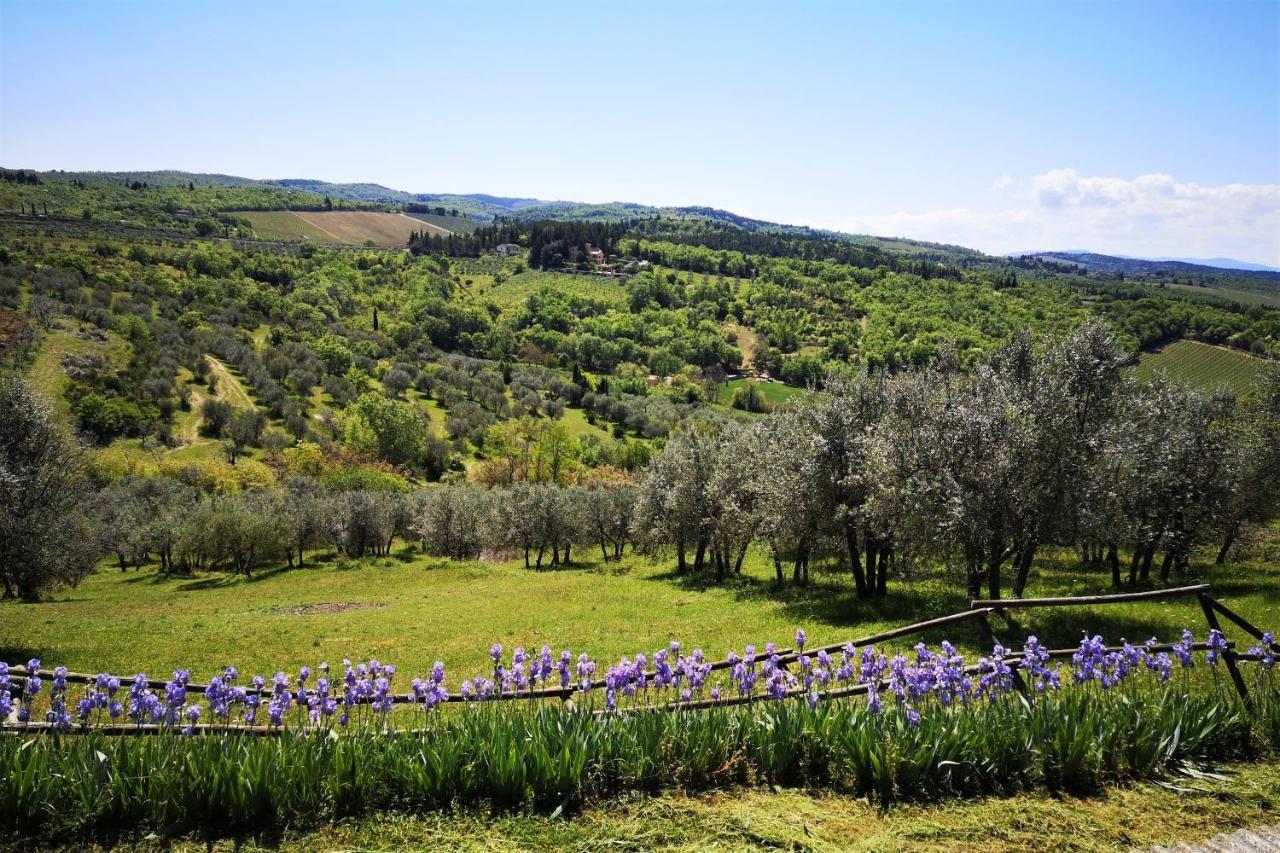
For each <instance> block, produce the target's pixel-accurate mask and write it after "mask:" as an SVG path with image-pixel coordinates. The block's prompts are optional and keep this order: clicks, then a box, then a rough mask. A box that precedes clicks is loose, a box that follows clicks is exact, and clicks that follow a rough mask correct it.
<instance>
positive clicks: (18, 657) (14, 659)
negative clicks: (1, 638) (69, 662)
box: [0, 643, 54, 666]
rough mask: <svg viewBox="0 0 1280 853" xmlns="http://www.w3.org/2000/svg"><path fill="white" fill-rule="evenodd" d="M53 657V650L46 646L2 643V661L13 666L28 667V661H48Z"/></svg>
mask: <svg viewBox="0 0 1280 853" xmlns="http://www.w3.org/2000/svg"><path fill="white" fill-rule="evenodd" d="M53 655H54V652H53V650H51V649H48V648H45V647H44V646H29V645H26V644H12V643H0V661H4V662H5V663H7V664H9V665H11V666H26V665H27V661H29V660H31V659H32V658H36V659H38V660H41V661H48V660H49V659H50V658H51V657H52V656H53Z"/></svg>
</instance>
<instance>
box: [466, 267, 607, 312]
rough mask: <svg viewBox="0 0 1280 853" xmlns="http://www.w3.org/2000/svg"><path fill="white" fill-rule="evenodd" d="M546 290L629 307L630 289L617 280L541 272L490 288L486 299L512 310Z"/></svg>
mask: <svg viewBox="0 0 1280 853" xmlns="http://www.w3.org/2000/svg"><path fill="white" fill-rule="evenodd" d="M544 287H549V288H551V289H552V290H554V291H556V292H558V293H565V294H569V295H571V296H577V297H580V298H582V299H594V300H596V301H598V302H604V303H605V304H607V305H610V306H613V307H622V306H624V305H626V303H627V289H626V287H625V286H624V285H622V284H620V283H619V282H618V281H616V280H615V279H612V278H604V277H601V276H594V275H573V274H571V273H556V272H542V271H540V270H526V271H525V272H522V273H520V274H519V275H514V276H512V277H511V278H509V279H507V280H506V281H504V282H503V283H502V284H495V285H494V286H492V287H490V288H489V289H488V290H486V291H485V293H484V296H485V298H487V299H489V300H491V301H492V302H494V304H496V305H497V306H498V307H499V308H503V309H508V308H514V307H516V306H518V305H520V304H522V303H523V302H524V301H525V300H526V299H528V298H529V297H530V296H532V295H533V294H535V293H537V292H538V291H540V290H541V289H542V288H544Z"/></svg>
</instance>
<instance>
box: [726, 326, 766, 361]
mask: <svg viewBox="0 0 1280 853" xmlns="http://www.w3.org/2000/svg"><path fill="white" fill-rule="evenodd" d="M728 328H730V329H733V331H735V332H737V334H738V349H739V350H741V351H742V369H743V370H751V369H752V368H754V367H755V366H756V348H757V347H758V346H759V339H758V338H757V337H756V332H755V329H752V328H749V327H747V326H741V325H738V324H737V323H735V324H733V325H731V326H729V327H728Z"/></svg>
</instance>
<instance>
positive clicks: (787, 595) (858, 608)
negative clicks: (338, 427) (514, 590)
mask: <svg viewBox="0 0 1280 853" xmlns="http://www.w3.org/2000/svg"><path fill="white" fill-rule="evenodd" d="M1210 559H1211V556H1210ZM784 571H785V579H784V581H783V582H781V583H779V582H777V581H776V580H775V579H773V578H769V579H767V580H764V579H761V578H759V577H751V576H744V575H730V576H729V577H727V578H726V579H725V580H724V581H723V582H718V581H717V580H716V578H715V573H714V572H712V571H710V570H703V571H701V572H697V573H693V572H689V573H686V574H684V575H681V574H679V573H677V572H676V570H675V568H674V567H672V568H671V569H670V570H668V571H663V572H659V573H657V574H653V575H650V576H648V578H647V579H648V580H652V581H658V582H660V583H664V584H667V585H670V586H672V587H675V588H677V589H680V590H684V591H688V592H706V591H709V590H713V589H717V590H727V591H728V592H730V593H732V595H733V596H734V597H735V598H736V599H738V600H739V601H757V602H771V603H773V604H775V605H780V606H781V608H782V612H783V613H784V614H785V616H786V617H787V618H789V619H792V620H795V622H796V624H797V625H800V626H804V627H808V626H809V625H811V624H826V625H832V626H837V628H847V629H849V630H848V631H847V634H845V636H846V637H847V639H850V640H853V639H856V638H857V636H859V635H860V636H866V635H869V634H874V633H878V632H879V631H881V630H885V629H887V628H893V627H899V626H905V625H909V624H912V623H915V622H922V621H926V620H929V619H935V618H938V617H940V616H945V615H948V614H951V613H957V612H960V611H964V610H966V609H968V599H967V597H966V593H965V590H964V587H963V584H962V582H961V581H960V580H959V579H958V578H957V577H956V575H955V573H953V572H947V571H946V570H944V569H934V570H932V571H929V572H926V573H923V574H917V575H916V576H914V577H913V578H912V579H911V580H902V579H892V578H891V580H890V583H889V589H888V594H887V595H886V596H885V597H884V598H875V597H873V598H864V599H860V598H858V597H857V596H856V594H855V593H854V589H853V580H852V576H851V575H850V573H849V572H848V571H847V570H845V569H840V568H836V567H835V566H834V565H824V566H814V567H813V569H812V577H811V581H810V583H809V584H807V585H796V584H794V583H792V581H791V576H790V567H788V566H786V565H785V564H784ZM1125 572H1126V577H1127V565H1126V566H1125ZM1011 583H1012V573H1011V572H1008V571H1007V570H1006V574H1005V584H1006V587H1005V597H1006V598H1008V597H1009V589H1008V585H1009V584H1011ZM1196 583H1210V584H1211V585H1212V594H1213V595H1214V596H1215V597H1217V598H1219V599H1221V600H1222V601H1223V602H1224V603H1226V604H1227V605H1228V606H1231V602H1232V600H1233V599H1235V600H1239V599H1242V598H1245V597H1248V596H1258V595H1263V596H1265V595H1267V594H1268V593H1269V592H1270V591H1271V590H1274V589H1275V588H1276V586H1277V585H1278V584H1280V567H1278V566H1275V565H1268V564H1265V563H1260V562H1258V561H1252V562H1249V561H1243V562H1238V563H1229V564H1227V565H1224V566H1214V565H1213V564H1212V563H1211V562H1203V563H1196V564H1193V566H1192V570H1191V571H1190V572H1188V573H1187V575H1185V576H1176V577H1171V578H1170V580H1169V583H1167V584H1162V583H1159V582H1158V581H1156V582H1148V583H1146V584H1142V585H1138V586H1128V585H1125V586H1122V587H1121V588H1120V589H1115V588H1114V587H1113V586H1112V585H1111V573H1110V568H1109V567H1107V566H1096V565H1095V566H1088V565H1082V564H1081V563H1080V562H1079V560H1078V559H1077V558H1076V557H1075V555H1074V554H1071V553H1070V552H1067V551H1049V552H1048V553H1046V554H1045V555H1044V556H1043V557H1042V558H1039V559H1037V563H1036V566H1035V568H1034V569H1033V571H1032V574H1031V577H1030V579H1029V583H1028V587H1027V590H1026V592H1025V596H1026V597H1050V596H1081V595H1093V594H1107V593H1115V592H1134V591H1138V590H1146V589H1162V588H1167V587H1173V586H1188V585H1191V584H1196ZM1005 614H1006V615H1003V616H1000V617H997V618H993V619H991V620H990V621H991V625H992V627H993V629H994V630H995V632H996V634H997V636H998V638H999V640H1000V641H1001V642H1003V643H1004V644H1005V645H1006V647H1007V648H1011V649H1015V650H1016V649H1021V648H1022V645H1023V643H1024V642H1025V640H1026V638H1027V636H1029V635H1032V634H1034V635H1036V636H1037V638H1038V639H1039V640H1040V641H1041V642H1042V643H1044V644H1045V645H1047V646H1050V647H1052V648H1072V647H1074V646H1077V645H1079V643H1080V640H1081V637H1082V636H1083V634H1084V633H1085V632H1088V634H1089V635H1090V636H1093V635H1095V634H1099V635H1101V636H1102V637H1103V638H1104V639H1105V640H1106V641H1107V642H1108V643H1109V644H1112V643H1119V642H1120V641H1121V639H1122V638H1123V639H1127V640H1129V641H1130V642H1134V643H1140V642H1144V641H1146V640H1147V639H1149V638H1151V637H1155V638H1156V639H1157V640H1158V641H1160V642H1174V641H1177V640H1178V639H1180V638H1181V633H1182V630H1183V629H1184V628H1189V629H1191V631H1192V632H1193V633H1194V634H1195V636H1196V637H1197V638H1198V639H1203V638H1204V637H1206V636H1207V635H1208V631H1209V627H1208V623H1207V622H1206V620H1205V617H1204V615H1203V613H1202V612H1201V610H1200V607H1199V605H1198V603H1197V600H1196V598H1195V597H1194V596H1188V597H1186V598H1183V599H1170V600H1163V601H1151V602H1127V603H1123V604H1110V605H1092V606H1084V605H1080V606H1069V607H1062V608H1036V609H1025V610H1010V611H1005ZM1246 618H1247V616H1246ZM810 633H811V636H812V640H811V643H815V644H816V643H820V644H823V645H826V644H829V643H833V642H838V641H839V640H840V639H841V637H840V636H835V637H830V636H826V635H827V634H828V633H830V631H829V630H823V631H822V634H823V635H824V636H818V635H817V632H814V631H811V632H810ZM841 633H845V632H841ZM1227 635H1228V636H1229V637H1232V636H1233V632H1232V631H1230V630H1228V631H1227ZM944 639H947V640H951V641H952V642H955V643H957V644H960V645H966V646H969V647H971V648H977V649H982V650H986V649H989V648H990V642H989V640H988V638H987V636H986V634H985V632H984V631H983V630H982V629H981V627H980V625H979V624H978V623H977V622H976V621H974V622H961V623H957V624H952V625H947V626H944V627H942V628H939V629H934V630H931V631H925V632H922V633H920V634H918V635H912V636H911V637H904V638H902V639H900V640H897V641H895V642H894V643H893V645H894V646H901V645H914V644H915V643H917V642H925V643H928V644H931V645H932V644H936V643H938V642H940V641H941V640H944Z"/></svg>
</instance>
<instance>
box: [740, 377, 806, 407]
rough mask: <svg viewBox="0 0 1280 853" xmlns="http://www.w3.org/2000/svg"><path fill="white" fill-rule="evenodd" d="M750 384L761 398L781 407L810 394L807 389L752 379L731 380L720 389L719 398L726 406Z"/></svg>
mask: <svg viewBox="0 0 1280 853" xmlns="http://www.w3.org/2000/svg"><path fill="white" fill-rule="evenodd" d="M748 384H754V385H755V386H756V387H757V388H759V389H760V396H762V397H764V399H765V401H766V402H767V403H769V404H770V405H774V406H781V405H782V404H784V403H788V402H790V401H791V400H794V399H795V398H796V397H799V396H801V395H803V394H807V393H808V389H806V388H797V387H796V386H795V385H784V384H783V383H781V382H756V381H755V380H752V379H731V380H729V381H728V382H726V383H724V384H723V385H721V386H720V387H719V392H718V397H719V399H720V402H721V403H723V404H724V405H726V406H727V405H729V404H731V403H732V402H733V395H734V394H735V393H737V391H738V389H739V388H745V387H746V386H747V385H748Z"/></svg>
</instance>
